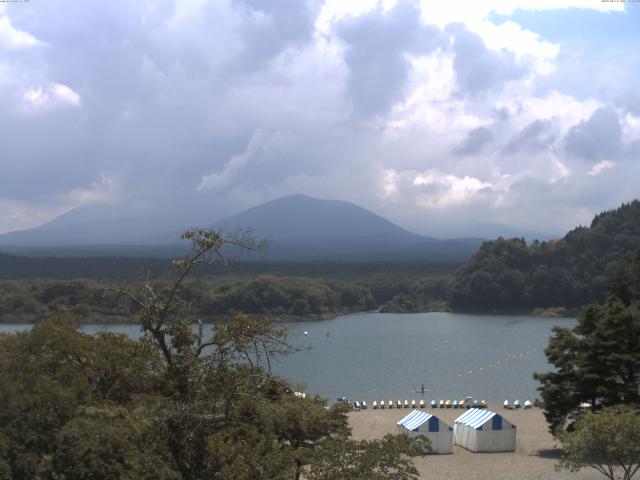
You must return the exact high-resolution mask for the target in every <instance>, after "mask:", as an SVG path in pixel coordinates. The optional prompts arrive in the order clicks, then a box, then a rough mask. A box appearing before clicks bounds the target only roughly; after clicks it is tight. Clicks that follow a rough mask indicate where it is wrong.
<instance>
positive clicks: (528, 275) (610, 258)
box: [448, 200, 640, 312]
mask: <svg viewBox="0 0 640 480" xmlns="http://www.w3.org/2000/svg"><path fill="white" fill-rule="evenodd" d="M639 245H640V201H638V200H634V201H632V202H630V203H627V204H623V205H622V206H620V207H619V208H617V209H615V210H611V211H606V212H603V213H600V214H598V215H596V216H595V217H594V219H593V221H592V222H591V225H590V226H589V227H578V228H576V229H574V230H572V231H570V232H569V233H568V234H567V235H565V236H564V237H563V238H562V239H559V240H555V241H549V242H538V241H535V242H533V243H531V244H527V243H526V242H525V241H524V239H518V238H513V239H504V238H499V239H497V240H494V241H492V242H486V243H484V244H483V245H482V247H481V248H480V250H479V251H478V253H476V254H475V255H474V256H473V257H472V258H471V259H470V260H469V261H467V262H466V263H464V264H463V265H462V266H461V267H460V268H459V269H458V270H457V271H456V272H455V274H454V276H453V279H452V281H451V286H450V288H449V296H448V300H449V304H450V306H451V308H452V309H453V310H454V311H498V312H499V311H509V310H528V311H531V310H534V309H537V308H540V309H548V308H550V307H564V308H567V309H577V308H580V307H581V306H582V305H586V304H588V303H593V302H601V301H603V300H604V297H605V294H606V289H607V283H608V278H609V277H610V276H611V274H612V273H613V272H614V271H615V269H616V268H617V266H618V262H619V261H620V260H621V259H622V258H623V257H624V256H625V255H627V254H630V253H633V252H634V251H635V250H636V249H637V248H638V246H639Z"/></svg>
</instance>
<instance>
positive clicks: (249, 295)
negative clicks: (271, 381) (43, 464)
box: [0, 273, 449, 323]
mask: <svg viewBox="0 0 640 480" xmlns="http://www.w3.org/2000/svg"><path fill="white" fill-rule="evenodd" d="M448 279H449V277H448V275H447V274H446V273H433V274H431V275H427V274H424V273H422V274H418V273H416V274H414V275H410V274H402V273H395V274H393V273H392V274H390V275H386V276H385V275H381V274H377V273H376V274H373V275H366V276H364V277H358V278H356V279H350V280H344V279H340V278H331V277H320V278H308V277H294V276H278V275H258V276H253V275H245V276H223V275H220V276H200V277H194V278H191V279H189V280H188V281H186V282H184V284H183V285H182V286H181V288H182V295H183V297H184V298H185V299H187V300H188V301H189V302H190V304H191V306H192V308H193V309H194V312H195V313H197V314H198V315H199V317H200V318H201V319H203V320H204V321H213V320H216V319H217V318H220V317H224V316H226V315H228V314H230V313H233V312H235V311H241V312H244V313H247V314H249V315H268V316H270V317H271V318H273V319H275V320H289V319H302V318H304V319H310V318H329V317H333V316H336V315H341V314H346V313H352V312H360V311H369V310H375V309H377V308H379V307H380V308H381V309H382V310H383V311H395V312H400V311H425V310H428V309H433V308H438V307H442V308H444V307H443V302H444V300H445V298H446V292H447V286H448ZM165 281H166V280H163V279H156V280H151V281H150V283H151V284H152V285H154V286H156V287H160V286H161V285H162V284H163V283H164V282H165ZM132 285H133V283H132V282H114V281H107V280H88V279H70V280H54V279H43V280H12V281H0V322H2V323H25V322H35V321H37V320H38V319H41V318H46V317H48V316H51V315H58V314H71V315H75V316H76V317H77V318H80V319H81V320H82V321H83V322H89V323H117V322H129V321H131V318H132V316H133V315H134V314H135V313H136V311H135V306H134V305H132V304H131V303H130V302H128V301H127V300H126V298H124V297H123V296H122V295H120V294H119V293H118V291H119V290H121V289H123V288H129V287H131V286H132Z"/></svg>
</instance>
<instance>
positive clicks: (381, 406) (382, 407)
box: [380, 400, 384, 410]
mask: <svg viewBox="0 0 640 480" xmlns="http://www.w3.org/2000/svg"><path fill="white" fill-rule="evenodd" d="M380 409H381V410H384V400H380Z"/></svg>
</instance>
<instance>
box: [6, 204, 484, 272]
mask: <svg viewBox="0 0 640 480" xmlns="http://www.w3.org/2000/svg"><path fill="white" fill-rule="evenodd" d="M201 216H202V215H201ZM176 217H179V215H176V212H173V213H171V212H167V211H166V210H165V209H163V208H161V207H159V208H157V209H152V208H150V207H148V206H146V207H144V208H136V207H135V206H131V207H130V208H127V206H119V207H115V206H90V207H84V208H80V209H77V210H74V211H72V212H69V213H67V214H65V215H62V216H61V217H59V218H57V219H55V220H53V221H52V222H50V223H48V224H46V225H43V226H41V227H38V228H33V229H30V230H24V231H19V232H11V233H8V234H5V235H0V252H2V251H5V252H9V253H12V254H18V255H30V256H67V257H69V256H145V255H151V256H165V255H168V256H176V255H178V254H180V253H182V252H183V251H184V249H185V248H186V247H187V245H186V244H185V243H180V242H179V241H178V238H179V232H182V231H184V230H186V229H187V228H189V226H190V225H204V224H206V222H202V221H200V222H198V221H196V220H194V219H193V218H191V219H190V218H186V217H182V218H181V219H182V222H183V223H182V228H180V227H179V226H177V225H180V222H179V221H177V220H176ZM213 227H214V228H221V229H223V230H224V231H225V232H227V233H233V232H234V231H236V230H237V229H238V228H244V229H246V228H251V229H252V230H253V234H254V236H255V237H256V238H257V239H267V240H268V241H269V248H268V252H267V253H268V256H267V260H271V261H339V262H349V261H350V262H371V261H375V262H389V261H405V262H406V261H429V262H440V263H454V262H455V263H459V262H462V261H464V260H466V259H468V258H469V257H470V256H471V255H472V254H473V253H474V252H475V251H476V250H477V249H478V247H479V246H480V244H481V243H482V241H481V240H479V239H473V238H471V239H469V238H467V239H453V240H436V239H433V238H429V237H423V236H420V235H417V234H415V233H411V232H408V231H407V230H404V229H403V228H400V227H399V226H397V225H395V224H394V223H392V222H390V221H388V220H386V219H384V218H382V217H381V216H379V215H376V214H374V213H372V212H370V211H368V210H366V209H364V208H362V207H359V206H357V205H354V204H352V203H349V202H344V201H339V200H321V199H317V198H312V197H308V196H305V195H291V196H288V197H283V198H279V199H276V200H272V201H270V202H267V203H264V204H262V205H258V206H255V207H253V208H250V209H248V210H245V211H243V212H241V213H238V214H236V215H233V216H231V217H228V218H226V219H224V220H222V221H220V222H217V223H214V224H213ZM147 251H148V252H147ZM234 253H235V252H234Z"/></svg>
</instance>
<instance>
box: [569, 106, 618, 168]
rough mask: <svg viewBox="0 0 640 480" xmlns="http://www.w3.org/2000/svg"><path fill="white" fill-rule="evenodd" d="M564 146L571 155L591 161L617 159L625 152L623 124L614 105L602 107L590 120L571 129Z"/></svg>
mask: <svg viewBox="0 0 640 480" xmlns="http://www.w3.org/2000/svg"><path fill="white" fill-rule="evenodd" d="M564 146H565V149H566V151H567V152H568V153H570V154H571V155H573V156H575V157H578V158H581V159H584V160H589V161H598V160H604V159H615V158H617V157H619V156H620V155H621V154H622V153H623V144H622V126H621V124H620V118H619V117H618V112H616V110H615V109H614V108H613V107H612V106H610V105H609V106H606V107H600V108H598V109H597V110H596V111H595V112H593V115H591V117H589V119H588V120H583V121H581V122H580V123H578V124H577V125H574V126H573V127H571V129H569V131H568V132H567V135H566V136H565V138H564Z"/></svg>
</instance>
